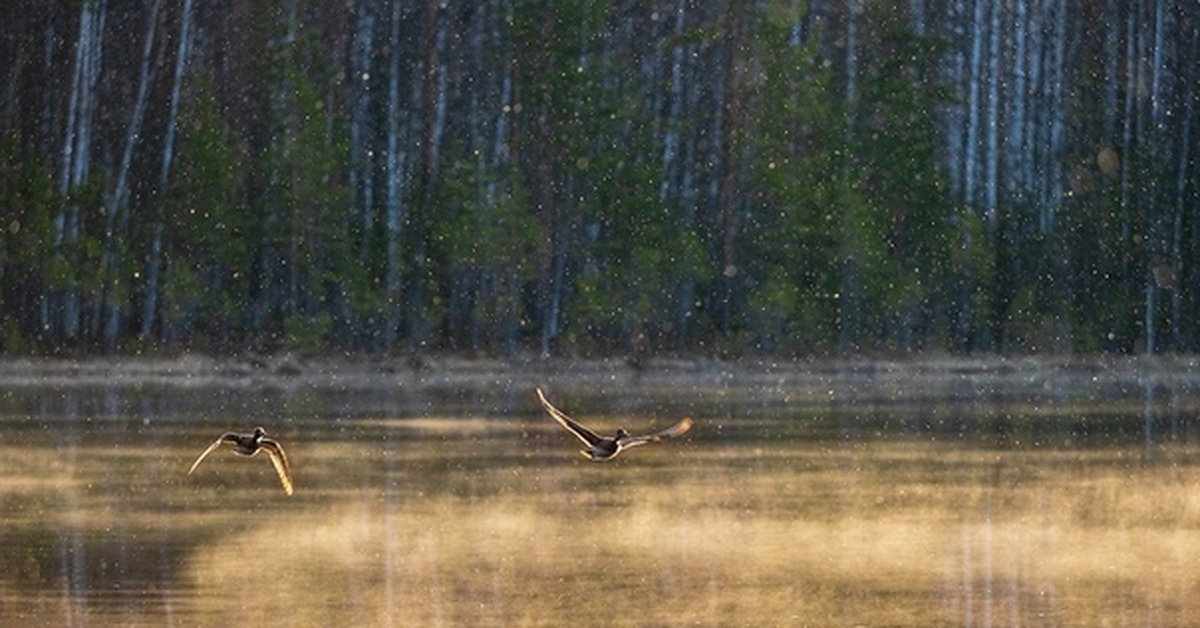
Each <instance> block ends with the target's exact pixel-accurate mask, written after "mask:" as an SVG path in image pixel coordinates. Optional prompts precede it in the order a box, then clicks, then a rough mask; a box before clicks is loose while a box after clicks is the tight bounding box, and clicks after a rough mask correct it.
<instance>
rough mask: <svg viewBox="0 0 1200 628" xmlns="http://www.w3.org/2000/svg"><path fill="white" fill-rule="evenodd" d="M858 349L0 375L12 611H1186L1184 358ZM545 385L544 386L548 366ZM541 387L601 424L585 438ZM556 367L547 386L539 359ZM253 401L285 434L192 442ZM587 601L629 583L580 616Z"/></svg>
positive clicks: (815, 617) (204, 621) (1190, 512)
mask: <svg viewBox="0 0 1200 628" xmlns="http://www.w3.org/2000/svg"><path fill="white" fill-rule="evenodd" d="M948 373H950V372H949V371H948V370H946V369H941V370H939V371H938V372H936V373H935V372H930V373H925V374H922V373H920V372H913V370H912V369H908V370H904V371H901V370H897V369H891V368H888V367H886V366H885V367H879V366H875V367H866V366H862V365H859V366H855V367H853V368H848V367H847V368H837V369H832V368H831V369H824V370H822V369H819V368H815V367H814V368H812V369H809V370H802V371H799V372H797V371H790V372H787V373H774V374H772V373H764V372H760V373H758V375H756V376H755V377H745V378H742V377H738V376H736V374H735V375H734V376H728V377H723V376H720V375H712V374H711V373H697V374H693V375H692V376H690V377H677V378H673V379H669V380H668V379H666V378H663V379H657V378H655V377H654V376H648V377H643V376H635V375H630V374H628V373H622V374H619V375H613V376H611V377H584V378H567V377H564V376H561V374H560V375H558V376H556V375H555V374H553V373H550V374H546V373H531V374H528V377H508V378H507V379H506V378H501V380H502V383H501V385H498V386H497V385H490V384H489V385H470V384H463V383H462V382H459V383H458V384H447V385H441V384H438V385H425V386H409V387H404V386H395V385H377V384H379V383H378V382H366V383H363V382H361V381H359V382H357V383H353V384H351V385H347V384H346V383H345V382H340V383H339V382H333V383H331V380H326V381H324V383H320V384H314V383H311V382H306V381H301V382H300V383H298V384H297V383H296V382H293V384H292V385H279V384H278V382H260V383H251V384H247V383H244V382H243V383H240V384H237V385H231V384H230V383H229V382H224V383H214V384H211V385H210V384H205V385H201V386H178V385H171V384H165V383H141V384H129V383H128V382H122V383H120V384H118V385H110V386H104V385H99V384H92V383H88V382H86V381H85V382H83V383H80V382H75V383H73V384H67V385H64V383H63V382H61V381H59V382H51V381H47V382H46V383H44V384H42V385H37V384H30V383H28V382H26V383H22V384H21V385H19V386H10V387H8V388H7V389H6V390H5V391H4V392H3V394H2V395H0V476H2V478H3V482H2V483H0V504H2V505H3V507H2V508H0V517H2V519H3V526H2V527H0V565H4V569H3V572H2V573H0V614H2V615H3V617H4V618H5V622H6V623H7V622H9V621H12V622H15V624H14V625H17V624H19V625H39V624H40V625H88V626H106V625H114V626H115V625H122V626H124V625H214V624H219V623H223V622H238V623H244V622H249V623H257V622H265V621H280V620H282V621H284V622H285V623H289V624H292V625H347V624H348V623H349V624H355V625H378V626H385V625H438V624H443V625H481V624H486V625H555V624H561V623H563V622H566V621H571V622H575V623H584V624H594V625H613V624H623V623H624V624H631V625H632V624H643V625H644V624H647V623H649V624H697V623H698V624H702V625H729V624H745V623H751V624H778V623H791V622H800V623H808V624H837V625H846V624H850V623H863V624H871V625H879V624H890V625H931V624H950V625H968V624H992V625H1012V624H1029V623H1035V624H1036V623H1045V622H1051V623H1065V624H1071V625H1081V624H1086V625H1095V624H1097V623H1098V622H1102V621H1119V622H1120V623H1123V624H1133V625H1143V624H1145V625H1179V624H1181V623H1187V621H1188V618H1190V617H1194V616H1196V613H1197V612H1198V611H1200V608H1198V604H1197V602H1195V600H1196V599H1200V597H1198V596H1197V593H1200V579H1198V577H1197V575H1196V574H1197V570H1196V569H1195V566H1196V564H1197V561H1198V560H1200V496H1198V495H1200V493H1198V492H1197V491H1196V487H1197V486H1198V485H1200V468H1198V467H1197V460H1200V446H1198V445H1200V443H1198V438H1200V431H1198V425H1197V416H1198V414H1197V408H1198V407H1200V395H1198V394H1197V388H1196V387H1195V385H1194V384H1193V383H1191V380H1190V379H1187V378H1180V377H1177V376H1175V375H1171V374H1170V373H1167V374H1163V373H1158V374H1156V375H1154V376H1153V377H1151V376H1147V377H1142V378H1140V379H1139V378H1136V377H1134V378H1121V377H1116V376H1113V375H1112V374H1111V373H1108V372H1106V371H1104V370H1097V371H1092V372H1079V371H1077V370H1069V369H1060V368H1059V369H1056V368H1048V369H1040V370H1039V369H1030V368H1027V367H1021V368H1019V369H1016V370H1015V371H1014V372H1010V373H1006V374H1004V375H1003V376H994V374H993V375H987V374H986V373H985V374H983V375H981V374H980V373H979V372H978V371H971V372H970V373H966V374H962V373H960V374H953V373H950V374H949V375H948ZM527 380H528V381H527ZM533 380H539V382H538V383H539V385H542V386H543V387H545V388H546V389H547V392H548V394H549V395H550V396H551V398H552V399H554V400H555V402H556V404H558V405H559V407H561V408H562V409H563V410H564V411H566V412H567V413H569V414H571V415H572V416H573V417H575V418H576V419H579V420H581V421H583V422H585V423H586V424H588V425H590V426H592V427H594V428H595V429H597V430H598V431H601V432H606V433H611V432H613V431H615V430H616V428H617V427H624V428H626V429H629V430H630V431H631V432H634V433H645V432H647V431H649V430H652V429H658V428H661V427H664V426H666V425H669V424H670V423H672V422H674V421H675V420H677V419H679V418H681V417H682V416H685V415H687V416H692V417H693V418H694V419H695V421H696V423H695V427H694V428H693V429H692V431H691V432H689V433H688V434H687V435H685V436H684V437H683V438H680V439H678V440H672V441H669V442H664V443H658V444H653V445H650V446H647V447H642V448H637V449H634V450H631V451H628V452H625V453H623V454H622V455H621V456H620V457H618V458H617V459H616V460H614V461H612V462H608V463H603V464H597V463H591V462H589V461H587V460H585V459H584V458H583V457H581V456H579V454H578V453H577V450H578V449H579V443H578V441H576V440H575V439H574V438H573V437H572V436H571V435H570V434H568V433H567V432H566V431H564V430H562V429H561V428H560V427H559V426H558V425H557V424H555V423H554V422H553V421H551V420H550V419H549V418H548V417H547V416H546V415H545V414H544V413H543V412H542V411H541V409H540V407H539V406H538V404H537V402H536V399H535V397H534V396H533V390H532V388H533V386H532V385H530V384H532V383H533ZM543 382H544V383H543ZM255 425H262V426H264V427H265V428H266V430H267V432H268V434H269V436H271V437H272V438H275V439H277V440H279V441H280V442H281V443H282V444H283V446H284V447H285V448H286V450H287V453H288V456H289V458H290V460H291V464H292V469H293V473H294V477H295V486H296V493H295V495H294V496H292V497H288V496H286V495H285V494H284V493H283V491H282V490H281V488H280V485H279V481H278V478H277V477H276V476H275V473H274V471H273V469H272V468H271V465H270V463H269V462H268V461H267V458H266V456H257V457H253V458H244V457H240V456H235V455H234V454H233V453H232V449H231V448H223V449H221V450H218V451H216V452H214V453H213V454H211V456H210V457H209V458H208V459H206V461H205V462H204V464H203V465H201V466H200V467H199V468H198V469H197V470H196V472H195V473H194V474H193V475H191V476H188V475H186V471H187V468H188V466H189V465H190V464H191V462H192V461H193V460H194V459H195V457H196V456H197V455H198V454H199V453H200V452H201V451H202V450H203V449H204V447H206V446H207V445H208V443H210V442H211V441H212V439H214V438H215V437H217V436H218V435H220V434H221V433H222V432H224V431H226V430H235V431H247V430H249V429H251V428H252V427H253V426H255ZM581 600H587V601H588V602H587V603H584V604H582V606H587V605H588V604H590V603H591V601H593V600H598V601H605V600H620V603H619V604H617V605H616V607H615V608H610V607H605V606H604V605H603V604H601V605H600V607H599V608H607V610H605V612H603V613H599V614H591V613H588V612H581V610H580V609H581Z"/></svg>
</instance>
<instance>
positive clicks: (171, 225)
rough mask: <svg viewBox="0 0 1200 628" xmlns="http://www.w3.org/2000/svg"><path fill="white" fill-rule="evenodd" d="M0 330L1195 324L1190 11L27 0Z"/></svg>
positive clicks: (652, 337) (919, 0)
mask: <svg viewBox="0 0 1200 628" xmlns="http://www.w3.org/2000/svg"><path fill="white" fill-rule="evenodd" d="M8 7H9V8H8V9H6V10H5V14H6V15H5V19H4V23H3V25H2V26H0V67H2V68H3V76H2V82H0V159H2V166H0V299H2V306H0V352H6V353H59V352H64V351H67V352H83V353H88V352H139V351H147V350H183V349H190V350H200V351H211V352H215V353H221V352H236V351H245V350H254V351H277V350H301V351H332V350H338V351H351V352H366V351H389V352H395V351H405V352H406V351H413V352H422V351H447V352H460V353H464V354H492V355H516V354H523V353H530V354H538V355H554V354H559V355H626V356H630V357H632V358H635V359H636V358H638V357H640V356H644V355H649V354H652V353H656V352H664V351H666V352H682V353H702V354H713V355H722V356H728V355H745V354H770V355H780V356H810V355H829V354H855V353H863V354H876V355H877V354H882V353H904V352H920V351H941V352H952V353H965V352H1001V353H1014V352H1018V353H1025V352H1086V353H1096V352H1137V353H1157V352H1195V351H1197V350H1200V267H1198V264H1200V168H1197V167H1196V154H1197V152H1198V151H1200V129H1198V128H1197V127H1198V125H1200V121H1197V119H1196V115H1195V114H1196V109H1197V104H1198V98H1200V97H1198V95H1197V89H1198V87H1200V85H1198V83H1200V76H1198V66H1200V36H1198V27H1200V4H1198V3H1197V2H1195V0H1121V1H1118V0H1097V1H1096V2H1070V1H1068V0H995V1H991V0H903V1H899V0H880V1H873V2H868V1H867V0H844V1H836V2H834V1H830V0H809V1H807V2H804V1H800V0H723V1H722V0H676V1H671V0H661V1H647V0H641V1H620V0H619V1H617V2H608V1H605V2H597V1H593V0H529V1H522V0H478V1H472V2H455V1H449V0H343V1H341V2H331V1H328V0H170V1H167V0H14V1H13V2H10V3H9V4H8Z"/></svg>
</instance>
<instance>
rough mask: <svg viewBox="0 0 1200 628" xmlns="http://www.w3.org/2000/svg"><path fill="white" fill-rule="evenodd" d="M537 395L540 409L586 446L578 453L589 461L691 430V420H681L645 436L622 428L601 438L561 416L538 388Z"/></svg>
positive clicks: (602, 459) (561, 413)
mask: <svg viewBox="0 0 1200 628" xmlns="http://www.w3.org/2000/svg"><path fill="white" fill-rule="evenodd" d="M537 395H538V400H539V401H541V402H542V407H543V408H545V409H546V412H547V413H549V414H550V416H551V417H553V418H554V420H555V421H558V423H559V424H560V425H562V426H563V427H565V428H567V430H568V431H570V432H571V433H572V434H574V435H575V436H576V437H577V438H579V440H581V441H583V444H585V445H587V449H583V450H580V453H582V454H583V455H584V456H586V457H587V458H588V459H589V460H593V461H596V462H602V461H604V460H610V459H612V458H614V457H616V455H617V454H619V453H621V451H622V450H624V449H628V448H630V447H636V446H638V445H645V444H647V443H657V442H659V441H661V440H662V439H664V438H674V437H676V436H679V435H681V434H683V433H684V432H686V431H688V430H689V429H691V428H692V420H691V419H683V420H682V421H680V422H678V423H676V424H675V425H672V426H671V427H668V428H667V429H665V430H662V431H659V432H655V433H653V434H649V435H646V436H631V435H630V434H629V432H626V431H625V429H624V428H619V429H617V433H616V434H615V435H613V436H601V435H600V434H597V433H596V432H593V431H592V430H591V429H589V428H588V427H587V426H585V425H583V424H582V423H580V422H579V421H576V420H575V419H572V418H571V417H569V416H567V415H566V414H563V412H562V411H561V410H559V409H558V408H555V407H554V405H553V404H551V403H550V402H549V401H548V400H547V399H546V396H545V395H543V394H542V390H541V389H540V388H539V389H537Z"/></svg>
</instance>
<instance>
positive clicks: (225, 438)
mask: <svg viewBox="0 0 1200 628" xmlns="http://www.w3.org/2000/svg"><path fill="white" fill-rule="evenodd" d="M225 443H229V444H231V445H233V450H234V451H235V452H237V453H239V454H241V455H243V456H253V455H255V454H257V453H258V452H260V451H265V452H267V456H269V457H270V458H271V465H272V466H273V467H275V472H276V473H278V474H279V482H280V483H281V484H283V492H285V493H287V494H288V495H291V494H292V469H291V467H289V466H288V460H287V455H286V454H284V453H283V447H282V446H281V445H280V444H279V443H278V442H276V441H275V440H272V439H270V438H267V431H266V430H264V429H263V428H261V427H256V428H254V431H253V432H250V433H243V434H239V433H237V432H225V433H224V434H222V435H221V437H220V438H218V439H217V440H215V441H213V443H212V444H211V445H209V446H208V449H205V450H204V453H202V454H200V457H199V458H196V461H195V462H193V463H192V468H191V469H188V475H191V474H192V472H193V471H195V470H196V467H198V466H200V462H201V461H202V460H204V457H205V456H207V455H208V454H210V453H212V452H213V450H215V449H216V448H218V447H220V446H221V445H223V444H225Z"/></svg>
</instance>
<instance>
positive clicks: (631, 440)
mask: <svg viewBox="0 0 1200 628" xmlns="http://www.w3.org/2000/svg"><path fill="white" fill-rule="evenodd" d="M690 429H692V420H691V419H683V420H681V421H680V422H678V423H676V424H675V425H672V426H671V427H668V428H666V429H664V430H659V431H657V432H655V433H653V434H647V435H645V436H630V437H628V438H625V439H623V440H622V441H621V446H623V447H636V446H637V445H645V444H646V443H657V442H659V441H661V440H662V439H664V438H675V437H676V436H682V435H683V434H684V433H685V432H687V431H688V430H690Z"/></svg>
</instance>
